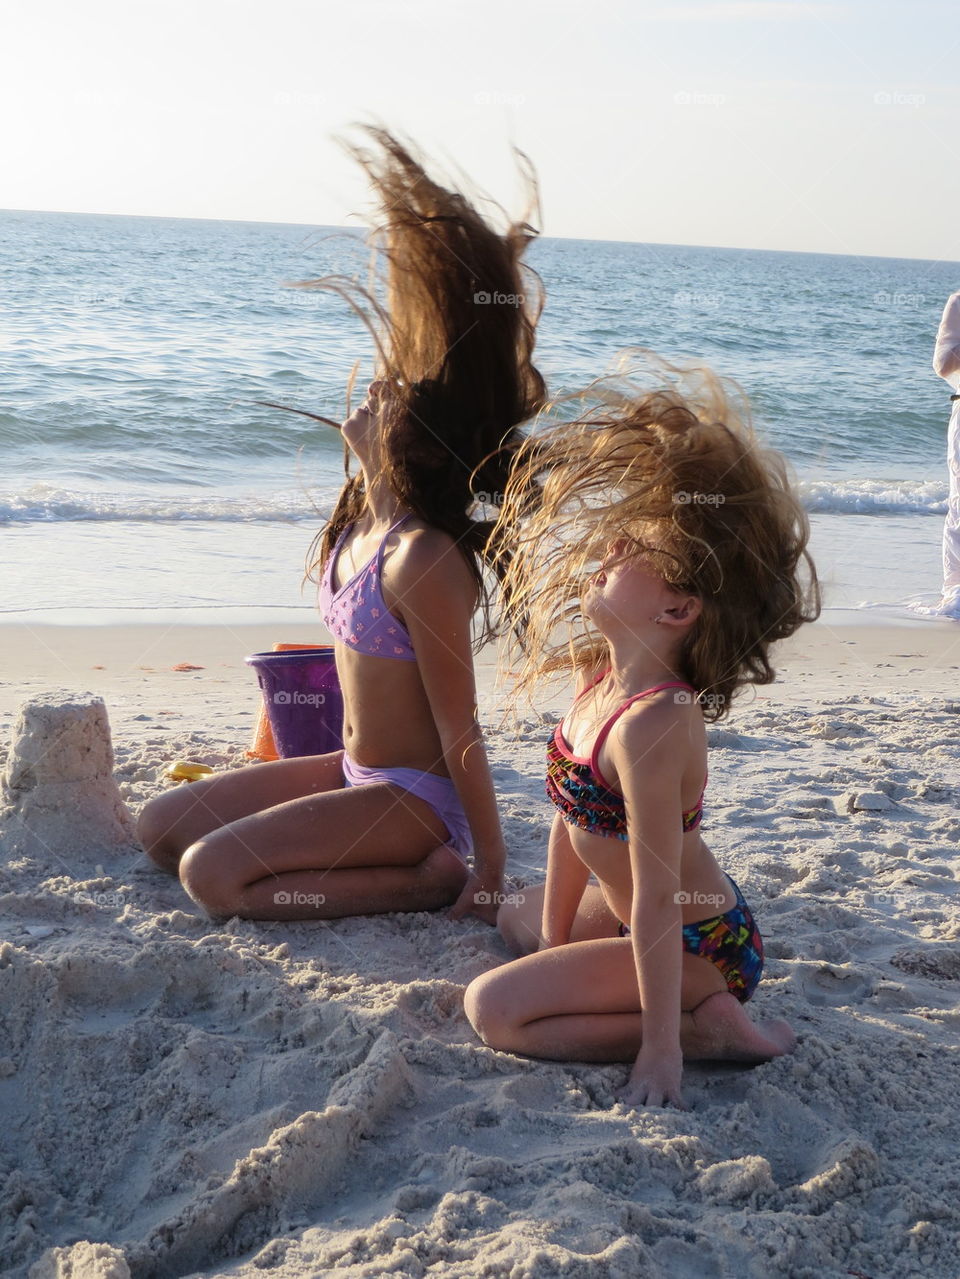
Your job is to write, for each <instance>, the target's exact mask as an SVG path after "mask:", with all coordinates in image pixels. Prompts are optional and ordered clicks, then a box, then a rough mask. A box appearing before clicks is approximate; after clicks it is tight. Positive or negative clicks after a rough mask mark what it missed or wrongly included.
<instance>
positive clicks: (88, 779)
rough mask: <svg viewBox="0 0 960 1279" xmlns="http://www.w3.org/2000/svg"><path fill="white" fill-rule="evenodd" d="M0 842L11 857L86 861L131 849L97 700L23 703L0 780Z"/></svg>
mask: <svg viewBox="0 0 960 1279" xmlns="http://www.w3.org/2000/svg"><path fill="white" fill-rule="evenodd" d="M0 799H2V807H0V843H2V847H3V850H4V853H5V855H6V856H7V857H10V856H11V855H20V856H34V857H42V856H43V855H44V854H48V855H49V854H53V855H55V856H58V857H70V858H76V857H80V858H90V859H91V860H100V859H102V857H103V856H104V855H105V854H107V855H109V853H110V852H118V851H120V850H121V849H128V848H131V847H133V846H135V845H136V832H135V828H134V824H133V819H132V818H131V816H130V814H129V812H128V811H127V808H126V805H125V804H124V802H123V799H122V798H121V796H120V791H119V789H118V787H117V783H116V781H115V780H114V777H113V745H112V743H111V740H110V723H109V720H108V719H107V708H106V706H105V705H104V702H103V699H102V698H100V697H95V696H94V695H93V694H90V693H81V694H78V695H70V694H62V695H57V694H52V695H47V696H45V697H43V698H42V699H40V698H38V699H35V700H33V701H29V702H25V703H24V705H23V706H22V707H21V708H20V713H19V716H18V718H17V723H16V726H15V728H14V735H13V743H12V745H11V747H10V754H9V755H8V757H7V766H6V770H5V772H4V774H3V777H2V779H0Z"/></svg>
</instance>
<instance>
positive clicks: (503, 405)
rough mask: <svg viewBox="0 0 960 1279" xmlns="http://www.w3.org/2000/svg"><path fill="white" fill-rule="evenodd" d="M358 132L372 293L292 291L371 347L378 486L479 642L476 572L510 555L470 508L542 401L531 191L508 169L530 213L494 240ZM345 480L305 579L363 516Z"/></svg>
mask: <svg viewBox="0 0 960 1279" xmlns="http://www.w3.org/2000/svg"><path fill="white" fill-rule="evenodd" d="M366 133H367V134H368V136H369V139H370V142H371V144H372V145H371V146H368V147H360V146H351V147H349V148H348V150H349V152H350V154H351V155H352V156H353V157H354V158H355V159H356V160H357V161H358V163H359V164H360V165H361V166H362V167H363V169H364V170H365V172H366V174H367V177H368V178H369V181H370V185H371V188H372V191H373V195H374V198H375V201H376V205H377V213H378V218H377V226H376V228H375V230H374V231H373V234H372V237H371V243H372V246H373V263H374V265H373V274H374V280H375V283H374V286H373V287H372V288H371V289H365V288H363V287H362V286H360V285H359V284H358V283H357V282H356V281H354V280H352V279H349V278H347V277H344V276H328V277H324V278H322V279H316V280H305V281H301V282H300V283H299V285H298V287H302V288H318V289H328V290H331V291H333V292H335V293H337V294H339V295H340V296H341V297H343V298H344V300H345V301H347V302H348V303H349V305H351V306H352V307H353V308H354V310H356V311H357V312H358V314H359V315H360V316H361V317H362V318H363V319H364V321H365V322H366V323H367V325H368V327H369V329H370V331H371V333H372V334H373V337H374V341H375V343H376V348H377V361H376V363H377V368H376V374H375V376H376V377H377V378H378V379H382V380H384V381H385V382H386V383H387V384H388V394H386V395H384V396H383V397H381V403H382V404H384V405H385V407H384V408H383V409H382V411H381V415H380V425H381V430H382V431H383V438H384V445H385V447H384V455H385V457H386V458H387V476H388V479H389V482H390V485H391V487H392V489H393V491H394V493H395V494H396V496H397V497H398V498H399V499H400V500H401V501H402V502H403V503H404V504H405V505H406V506H407V507H408V508H409V509H410V510H411V511H413V512H414V513H415V514H416V515H418V516H420V517H421V518H422V519H424V520H425V521H426V522H427V523H428V524H430V525H432V526H433V527H434V528H439V529H442V530H443V531H444V532H446V533H448V534H449V535H450V536H451V537H452V538H453V539H454V541H455V543H456V544H457V546H458V547H459V549H460V550H461V552H462V553H463V555H464V558H465V559H466V561H467V564H468V565H469V567H470V570H471V573H472V574H473V577H474V579H475V581H476V584H477V596H478V601H479V603H480V604H481V605H482V609H483V627H482V634H481V635H480V637H479V639H480V640H482V639H483V638H485V637H486V636H488V635H489V634H490V632H491V630H492V627H491V620H490V597H489V591H488V587H487V583H486V581H485V579H484V572H483V567H484V563H485V562H486V563H487V564H489V565H491V566H495V568H496V570H497V571H498V572H499V573H502V572H504V571H505V569H506V566H507V565H508V564H509V558H510V556H509V548H508V547H506V546H505V545H504V544H503V542H502V539H501V536H500V533H499V532H497V531H496V530H495V528H494V522H493V521H492V520H489V519H486V518H481V519H475V518H473V516H472V515H471V513H470V512H471V508H473V507H474V506H475V504H476V502H477V500H479V501H480V502H481V504H482V505H485V506H494V507H495V506H496V505H498V503H499V500H500V497H501V496H502V494H503V492H504V490H505V489H506V485H507V476H508V472H509V468H510V464H511V462H512V460H513V456H514V454H515V453H516V451H517V449H518V448H519V447H520V445H521V443H522V440H523V436H522V434H521V432H520V431H519V429H518V427H519V426H520V424H521V423H523V422H525V421H527V420H528V419H529V418H531V417H532V416H533V415H534V414H535V413H536V412H537V411H538V410H539V409H540V407H541V406H542V405H543V402H544V399H545V388H544V383H543V379H542V377H541V376H540V373H539V372H538V371H537V369H536V367H535V366H534V364H533V348H534V343H535V338H536V324H537V320H538V319H539V316H540V311H541V309H542V290H541V288H540V282H539V279H538V278H537V276H536V275H535V274H534V273H533V272H532V271H530V270H529V269H528V268H524V267H522V266H521V258H522V256H523V253H524V250H525V249H526V246H527V244H528V243H529V241H530V240H531V238H533V236H534V235H536V231H535V230H534V229H533V228H532V227H531V226H530V225H529V223H528V222H527V220H526V217H527V216H529V215H530V213H531V212H532V211H534V210H538V204H537V189H536V181H535V178H534V177H533V174H532V171H531V170H530V169H529V166H528V165H526V162H525V161H524V158H523V157H520V160H521V162H522V163H523V164H524V165H526V176H527V180H528V184H529V191H530V204H529V206H528V209H527V211H526V215H525V217H524V218H523V220H521V221H517V222H509V224H508V225H507V227H506V229H505V230H504V231H503V232H500V231H498V230H496V229H495V228H494V227H493V226H492V225H491V224H490V223H489V222H488V221H487V220H486V219H485V218H484V217H483V215H482V214H481V213H480V212H479V211H478V210H477V209H476V208H475V207H474V205H473V204H472V203H471V202H470V201H469V200H468V199H467V197H466V196H465V195H463V194H462V193H460V192H459V191H456V190H452V189H448V188H447V187H445V186H442V185H440V184H439V183H438V182H436V181H435V180H434V179H432V178H431V177H429V176H428V174H427V172H426V170H425V167H424V164H423V162H422V161H421V160H420V159H419V158H418V157H416V156H415V155H414V153H413V152H412V150H411V149H410V148H409V147H408V146H407V145H405V144H403V143H401V142H400V141H398V139H397V138H396V137H395V136H394V135H393V134H391V133H389V132H387V131H386V130H385V129H381V128H373V127H370V128H367V129H366ZM378 284H379V292H380V293H381V294H382V295H384V297H383V301H382V302H381V301H380V300H379V299H378V297H377V292H378V287H377V286H378ZM324 420H325V419H324ZM347 467H348V468H349V459H348V460H347ZM347 476H348V478H347V482H346V484H345V485H344V487H343V489H342V490H341V493H340V496H339V499H338V501H337V504H336V506H335V508H334V511H333V514H332V515H331V517H330V521H329V523H328V524H327V525H326V527H325V528H324V529H323V530H322V531H321V532H320V534H319V535H318V536H317V538H316V540H315V542H314V544H313V546H312V547H311V549H310V556H309V569H308V572H309V574H310V576H311V577H316V575H317V574H318V573H319V572H322V568H323V564H324V562H325V561H326V558H327V556H328V555H329V554H330V552H331V550H332V549H333V546H334V544H335V543H336V540H337V538H338V536H339V534H340V533H341V531H342V530H343V529H344V528H345V527H346V525H348V524H350V523H352V522H353V521H354V520H356V519H357V518H358V517H359V515H360V514H361V512H362V510H363V505H364V488H363V476H362V475H361V474H357V475H352V476H351V475H350V474H349V469H348V471H347ZM484 514H485V512H484Z"/></svg>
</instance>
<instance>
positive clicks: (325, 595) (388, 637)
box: [318, 515, 417, 662]
mask: <svg viewBox="0 0 960 1279" xmlns="http://www.w3.org/2000/svg"><path fill="white" fill-rule="evenodd" d="M410 518H411V516H410V515H404V517H403V518H402V519H400V520H397V522H396V524H394V525H392V526H391V527H390V528H388V529H387V531H386V533H385V534H384V537H383V541H382V542H381V543H380V545H379V547H378V548H377V552H376V554H375V555H374V556H373V558H372V559H371V560H370V561H369V562H368V563H367V564H365V565H364V566H363V568H361V569H360V570H359V572H357V573H354V575H353V577H351V578H350V580H349V581H348V582H344V584H343V586H341V587H340V589H339V591H335V590H334V589H333V574H334V570H335V568H336V565H337V560H338V559H339V556H340V548H341V547H342V546H343V543H344V541H345V540H346V539H347V537H348V536H349V534H350V532H351V530H352V529H353V525H352V524H349V525H348V526H347V527H346V528H345V529H344V530H343V532H342V533H341V534H340V536H339V537H338V538H337V544H336V546H334V548H333V550H332V551H331V552H330V555H329V556H328V557H327V562H326V565H325V566H324V570H323V577H322V579H321V581H320V592H319V597H318V603H319V606H320V616H321V617H322V618H323V624H324V626H326V628H327V630H328V631H329V632H330V634H331V635H332V636H333V637H334V639H337V640H339V641H340V643H341V644H346V646H347V648H352V649H353V650H354V652H356V653H363V654H365V655H366V656H367V657H392V658H394V659H395V660H397V661H400V662H415V661H416V660H417V659H416V654H415V653H414V651H413V645H412V644H411V643H410V636H409V635H408V634H407V629H406V627H405V626H404V625H403V623H402V622H398V621H397V619H396V618H395V617H394V616H393V614H392V613H391V612H390V610H389V609H388V608H387V606H386V604H385V603H384V599H383V589H382V587H381V585H380V574H381V571H382V568H383V548H384V547H385V546H386V544H387V538H388V537H389V536H390V534H391V533H394V532H396V530H397V529H398V528H399V527H400V526H401V524H405V523H406V522H407V520H409V519H410Z"/></svg>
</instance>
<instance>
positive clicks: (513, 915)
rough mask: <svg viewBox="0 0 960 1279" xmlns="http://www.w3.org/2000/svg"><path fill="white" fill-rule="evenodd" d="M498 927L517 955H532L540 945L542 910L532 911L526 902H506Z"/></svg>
mask: <svg viewBox="0 0 960 1279" xmlns="http://www.w3.org/2000/svg"><path fill="white" fill-rule="evenodd" d="M497 929H498V931H499V933H500V936H501V937H502V938H503V940H504V941H505V942H506V944H507V945H508V946H509V947H510V949H511V950H512V951H513V953H514V954H515V955H532V954H533V952H534V951H535V950H536V949H537V948H538V947H539V945H540V911H539V910H537V911H535V912H531V909H530V906H529V904H528V903H525V902H504V903H503V905H502V906H501V907H500V909H499V910H498V911H497Z"/></svg>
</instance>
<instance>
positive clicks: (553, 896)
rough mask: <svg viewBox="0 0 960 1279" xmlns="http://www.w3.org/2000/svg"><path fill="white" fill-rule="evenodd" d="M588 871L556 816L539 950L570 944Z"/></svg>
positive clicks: (548, 856)
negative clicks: (571, 932)
mask: <svg viewBox="0 0 960 1279" xmlns="http://www.w3.org/2000/svg"><path fill="white" fill-rule="evenodd" d="M589 878H590V871H589V870H588V869H587V867H586V866H585V865H584V864H583V862H582V861H581V860H580V858H579V857H578V856H577V854H576V852H575V851H574V848H573V844H572V843H571V841H570V831H569V829H568V827H567V824H566V822H565V821H564V820H563V818H562V817H561V816H560V814H559V813H556V814H555V815H554V818H553V825H552V826H551V828H550V847H549V851H548V853H547V885H546V889H545V891H544V894H543V916H542V920H541V924H540V949H541V950H549V949H550V948H551V947H552V946H565V945H566V944H567V942H568V941H569V940H570V931H571V929H572V928H573V921H574V920H575V919H576V917H577V908H578V907H579V905H580V902H581V900H582V898H583V890H584V889H585V888H586V886H587V880H588V879H589Z"/></svg>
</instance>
